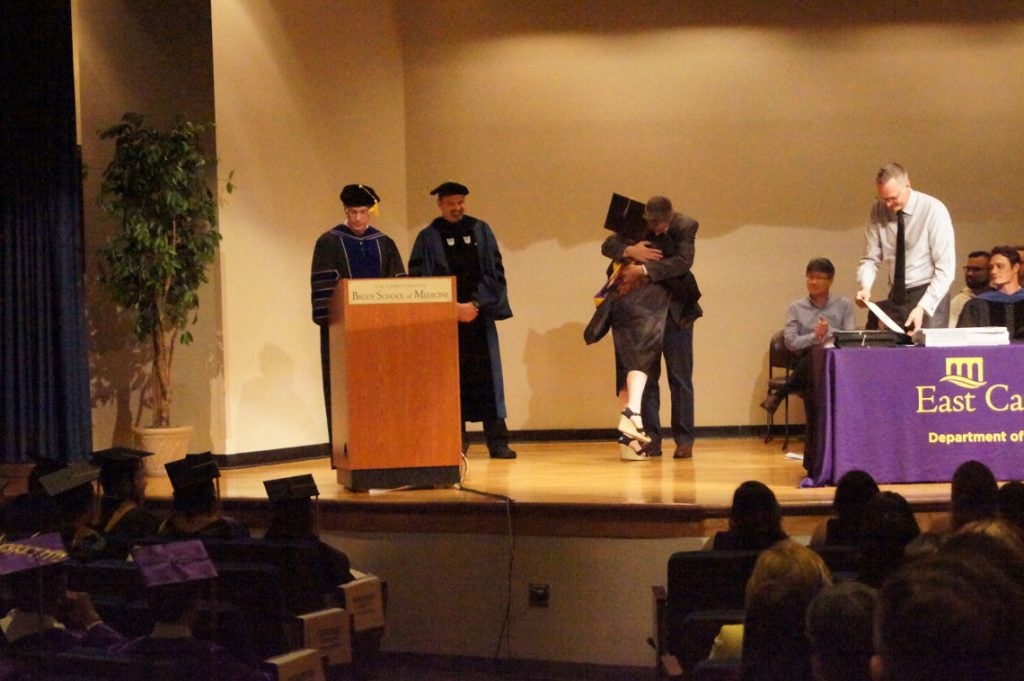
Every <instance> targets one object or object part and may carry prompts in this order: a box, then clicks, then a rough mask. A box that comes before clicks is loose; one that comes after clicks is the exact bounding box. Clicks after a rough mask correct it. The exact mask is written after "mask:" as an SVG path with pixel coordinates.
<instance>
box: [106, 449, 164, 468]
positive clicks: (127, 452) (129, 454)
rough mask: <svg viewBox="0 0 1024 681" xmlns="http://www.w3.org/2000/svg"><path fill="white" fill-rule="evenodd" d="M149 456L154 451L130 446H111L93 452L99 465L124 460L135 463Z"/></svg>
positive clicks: (112, 463) (114, 463) (115, 463)
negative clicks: (145, 450)
mask: <svg viewBox="0 0 1024 681" xmlns="http://www.w3.org/2000/svg"><path fill="white" fill-rule="evenodd" d="M147 456H153V452H144V451H142V450H141V449H132V448H130V447H111V448H109V449H101V450H99V451H97V452H93V453H92V461H93V463H95V464H96V465H98V466H107V465H117V464H118V463H122V462H130V463H135V462H136V461H142V460H143V459H144V458H146V457H147Z"/></svg>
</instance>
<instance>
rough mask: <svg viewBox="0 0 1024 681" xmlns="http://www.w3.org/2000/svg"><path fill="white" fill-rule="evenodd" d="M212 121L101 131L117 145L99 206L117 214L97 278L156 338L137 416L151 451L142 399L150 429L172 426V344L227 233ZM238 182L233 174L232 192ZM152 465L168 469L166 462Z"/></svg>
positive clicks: (192, 313) (139, 334)
mask: <svg viewBox="0 0 1024 681" xmlns="http://www.w3.org/2000/svg"><path fill="white" fill-rule="evenodd" d="M212 127H213V124H212V123H198V124H197V123H193V122H191V121H188V120H186V119H184V118H179V119H178V120H177V122H176V123H175V124H174V125H173V126H172V127H171V128H170V129H169V130H158V129H156V128H154V127H153V126H151V125H149V124H148V123H147V122H146V121H145V120H144V118H143V116H141V115H139V114H136V113H126V114H125V115H124V116H123V117H122V119H121V122H120V123H118V124H117V125H114V126H111V127H109V128H107V129H106V130H104V131H102V132H101V133H100V137H101V139H113V140H114V144H115V147H114V157H113V159H112V160H111V161H110V164H109V165H108V166H107V168H106V170H104V171H103V182H102V184H101V186H100V204H101V206H102V207H103V209H104V211H106V212H107V213H108V214H109V215H111V216H113V217H114V218H116V219H117V221H118V227H117V229H116V230H115V232H114V234H113V235H112V236H111V237H110V238H109V239H108V240H107V243H106V245H105V246H104V247H103V248H102V249H101V251H100V282H101V283H102V284H103V285H104V286H105V287H106V288H107V289H108V290H109V291H110V293H111V295H112V297H113V299H114V302H115V303H116V304H117V305H118V307H120V308H121V309H123V310H124V311H126V312H127V313H128V314H129V315H130V316H131V318H132V320H133V321H132V331H133V333H134V335H135V336H136V338H138V339H139V340H140V341H146V340H148V341H149V345H150V350H151V352H152V366H151V367H150V371H149V374H148V377H147V380H146V383H145V385H144V387H143V394H142V396H141V397H140V409H139V414H138V415H137V417H136V420H135V425H136V429H135V432H136V444H137V446H140V448H143V449H148V451H154V450H155V449H157V448H159V446H154V445H146V444H145V443H140V442H139V439H138V438H139V432H140V430H142V431H143V437H145V431H146V429H139V428H138V425H139V423H140V422H141V419H142V406H143V405H145V406H148V407H149V408H150V410H151V412H152V418H151V419H150V421H149V426H150V429H158V434H163V435H167V434H169V431H167V429H168V428H170V426H171V405H172V403H173V398H172V391H171V386H172V383H171V368H172V366H173V360H174V352H175V349H176V347H177V345H178V344H179V343H180V344H182V345H187V344H189V343H190V342H191V341H192V334H191V332H190V331H189V329H188V327H189V325H190V324H192V323H194V322H195V319H196V309H197V307H198V306H199V297H198V295H197V290H198V289H199V286H200V285H201V284H203V283H205V282H206V281H207V270H208V268H209V266H210V265H211V263H213V260H214V257H215V256H216V252H217V246H218V245H219V243H220V239H221V235H220V232H218V231H217V201H216V195H215V193H214V191H213V189H212V188H211V187H215V186H216V184H215V180H213V183H211V177H210V173H211V171H212V169H213V168H214V166H215V164H216V159H215V158H214V157H213V156H212V155H209V154H207V153H206V151H205V150H204V149H203V146H202V138H203V136H204V134H205V133H206V132H208V131H209V130H210V129H211V128H212ZM232 188H233V187H232V185H231V182H230V177H229V179H228V182H227V184H226V190H227V191H228V192H229V193H230V192H231V190H232ZM172 430H180V429H172ZM186 431H187V432H186V433H185V435H184V437H185V440H184V442H183V443H181V445H179V451H178V452H174V453H173V454H177V455H180V456H183V455H184V453H185V451H186V449H187V446H188V436H189V434H191V427H187V428H186ZM154 453H155V454H158V455H159V454H160V452H154ZM180 456H178V458H180ZM160 458H167V457H160ZM147 459H157V457H148V458H147ZM147 463H148V460H147ZM152 467H153V471H151V472H161V473H162V472H163V465H162V463H161V462H160V461H159V460H154V461H153V462H152Z"/></svg>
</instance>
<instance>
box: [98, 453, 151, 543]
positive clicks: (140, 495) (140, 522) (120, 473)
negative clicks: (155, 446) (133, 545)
mask: <svg viewBox="0 0 1024 681" xmlns="http://www.w3.org/2000/svg"><path fill="white" fill-rule="evenodd" d="M147 456H151V452H144V451H142V450H138V449H129V448H127V447H111V448H110V449H103V450H100V451H98V452H93V455H92V459H93V462H94V463H95V464H96V465H98V466H99V467H100V487H101V488H102V490H103V495H102V496H101V497H100V512H99V518H98V520H97V521H96V524H95V525H94V527H95V529H96V530H97V531H98V532H99V533H100V534H102V535H104V536H105V537H108V538H109V537H112V536H113V537H118V538H123V539H126V540H135V539H143V538H145V537H151V536H153V535H155V534H156V533H157V531H158V530H159V529H160V519H159V518H157V517H156V516H155V515H153V514H152V513H150V512H149V511H147V510H145V509H144V508H143V505H144V504H145V500H146V468H145V465H144V459H145V458H146V457H147ZM108 556H109V557H111V558H114V557H117V558H124V555H120V556H113V555H109V554H108Z"/></svg>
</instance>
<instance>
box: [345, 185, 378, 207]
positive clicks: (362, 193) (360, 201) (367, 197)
mask: <svg viewBox="0 0 1024 681" xmlns="http://www.w3.org/2000/svg"><path fill="white" fill-rule="evenodd" d="M340 197H341V203H342V204H343V205H345V206H348V207H349V208H357V207H361V206H376V205H377V204H378V203H380V196H378V195H377V192H375V191H374V190H373V187H371V186H370V185H367V184H347V185H345V186H344V188H342V190H341V194H340Z"/></svg>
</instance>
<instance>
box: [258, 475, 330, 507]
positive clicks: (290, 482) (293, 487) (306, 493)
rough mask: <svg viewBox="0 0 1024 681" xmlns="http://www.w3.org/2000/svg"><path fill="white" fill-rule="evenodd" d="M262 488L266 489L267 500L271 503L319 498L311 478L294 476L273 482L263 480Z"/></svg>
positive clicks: (317, 490)
mask: <svg viewBox="0 0 1024 681" xmlns="http://www.w3.org/2000/svg"><path fill="white" fill-rule="evenodd" d="M263 486H264V487H265V488H266V489H267V498H269V499H270V501H272V502H275V503H276V502H280V501H291V500H300V499H309V498H310V497H317V496H320V490H319V489H317V486H316V481H314V480H313V476H312V475H310V474H309V473H307V474H306V475H294V476H292V477H290V478H277V479H275V480H264V481H263Z"/></svg>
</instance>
